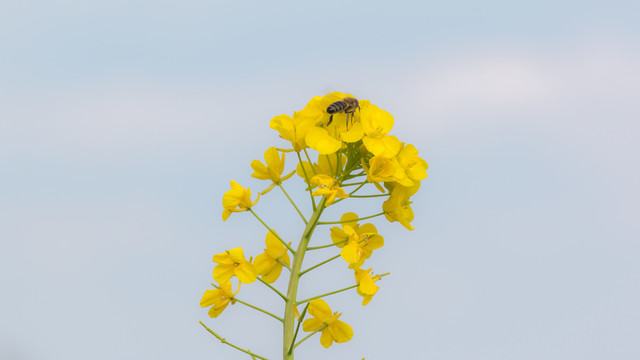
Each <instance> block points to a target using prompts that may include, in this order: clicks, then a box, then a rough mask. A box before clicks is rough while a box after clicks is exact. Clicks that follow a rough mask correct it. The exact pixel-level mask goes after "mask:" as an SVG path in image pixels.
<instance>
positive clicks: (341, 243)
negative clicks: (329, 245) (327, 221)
mask: <svg viewBox="0 0 640 360" xmlns="http://www.w3.org/2000/svg"><path fill="white" fill-rule="evenodd" d="M357 218H358V215H356V214H355V213H352V212H348V213H345V214H344V215H342V217H340V221H348V222H343V223H342V229H340V228H338V227H336V226H334V227H332V228H331V240H333V243H334V244H336V246H338V247H340V248H342V251H340V256H341V257H342V259H343V260H344V261H346V262H347V263H349V264H350V265H349V268H352V269H353V268H359V267H360V266H362V264H364V261H365V260H366V259H368V258H370V257H371V254H372V253H373V250H376V249H379V248H381V247H382V246H384V238H383V237H382V236H381V235H379V234H378V229H376V227H375V226H374V225H373V224H371V223H367V224H364V225H362V226H360V225H358V223H357V222H356V221H349V220H355V219H357Z"/></svg>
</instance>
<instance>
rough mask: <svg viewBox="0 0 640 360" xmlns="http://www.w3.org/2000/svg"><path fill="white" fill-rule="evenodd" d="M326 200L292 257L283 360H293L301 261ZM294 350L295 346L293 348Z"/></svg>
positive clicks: (285, 313)
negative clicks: (295, 309)
mask: <svg viewBox="0 0 640 360" xmlns="http://www.w3.org/2000/svg"><path fill="white" fill-rule="evenodd" d="M326 201H327V200H326V198H322V200H320V202H319V203H318V207H317V208H316V210H315V211H314V212H313V214H312V215H311V218H310V219H309V223H307V226H306V228H305V229H304V232H303V233H302V237H301V239H300V243H299V245H298V250H296V252H295V255H294V256H293V263H292V265H291V275H290V276H289V286H288V288H287V299H288V300H287V302H286V305H285V309H284V329H283V359H284V360H293V349H291V351H289V348H290V347H291V343H292V342H293V335H294V329H293V328H294V321H295V315H294V307H295V305H296V295H297V294H298V282H299V281H300V269H301V268H302V260H303V259H304V254H305V252H306V250H307V246H308V245H309V241H310V240H311V235H313V231H314V230H315V228H316V226H317V225H318V220H319V219H320V215H322V212H323V211H324V209H325V202H326ZM294 348H295V346H294Z"/></svg>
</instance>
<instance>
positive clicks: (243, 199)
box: [222, 180, 260, 221]
mask: <svg viewBox="0 0 640 360" xmlns="http://www.w3.org/2000/svg"><path fill="white" fill-rule="evenodd" d="M258 199H260V194H258V197H257V198H256V201H254V202H253V203H252V202H251V188H246V189H245V188H243V187H242V185H240V184H238V183H237V182H235V181H233V180H231V190H228V191H227V192H225V193H224V196H223V197H222V207H224V210H223V211H222V220H224V221H226V220H227V219H228V218H229V216H230V215H231V213H232V212H241V211H247V210H249V209H250V208H251V207H252V206H254V205H255V204H257V203H258Z"/></svg>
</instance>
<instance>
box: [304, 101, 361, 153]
mask: <svg viewBox="0 0 640 360" xmlns="http://www.w3.org/2000/svg"><path fill="white" fill-rule="evenodd" d="M346 97H354V96H353V95H350V94H343V93H340V92H333V93H330V94H327V95H325V96H323V97H322V98H320V99H318V98H314V99H312V101H310V102H309V104H308V105H307V107H306V108H305V109H304V110H302V111H301V113H304V114H305V116H308V117H310V118H313V119H316V121H317V122H316V124H317V125H316V126H315V127H314V128H312V129H310V130H309V132H308V133H307V135H306V137H305V141H306V143H307V145H308V146H309V147H310V148H312V149H314V150H316V151H318V152H319V153H320V154H333V153H335V152H336V151H338V150H339V149H340V148H341V147H342V144H343V142H347V143H353V142H357V141H359V140H360V139H362V137H363V136H364V131H363V130H362V125H361V124H360V111H359V110H357V111H355V112H354V113H352V114H349V115H347V114H346V113H344V112H340V113H336V114H333V117H332V120H331V124H328V123H329V117H330V115H329V114H328V113H327V107H329V105H331V104H332V103H334V102H336V101H340V100H342V99H344V98H346ZM362 101H364V100H362ZM347 118H348V121H347Z"/></svg>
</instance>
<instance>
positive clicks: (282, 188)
mask: <svg viewBox="0 0 640 360" xmlns="http://www.w3.org/2000/svg"><path fill="white" fill-rule="evenodd" d="M278 187H279V188H280V190H282V192H283V193H284V194H285V195H286V197H287V199H289V202H290V203H291V205H293V207H294V208H295V209H296V211H297V212H298V215H300V217H301V218H302V221H304V224H305V225H307V219H305V218H304V215H302V212H301V211H300V209H298V207H297V206H296V203H294V202H293V200H291V198H290V197H289V194H287V192H286V190H285V189H284V187H282V184H278Z"/></svg>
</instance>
